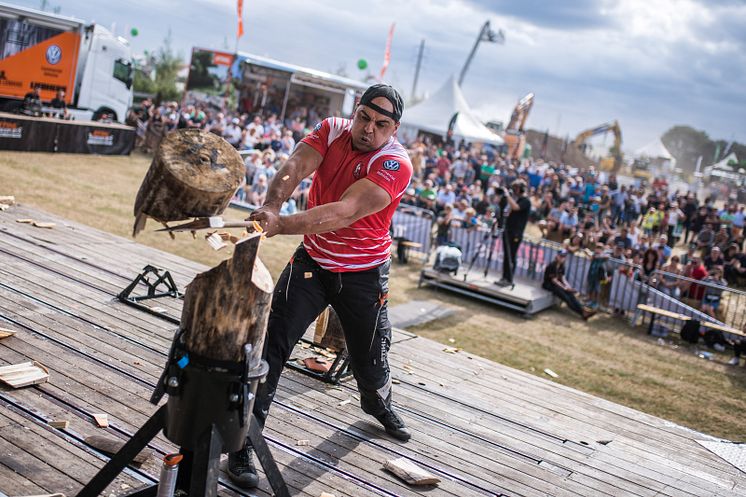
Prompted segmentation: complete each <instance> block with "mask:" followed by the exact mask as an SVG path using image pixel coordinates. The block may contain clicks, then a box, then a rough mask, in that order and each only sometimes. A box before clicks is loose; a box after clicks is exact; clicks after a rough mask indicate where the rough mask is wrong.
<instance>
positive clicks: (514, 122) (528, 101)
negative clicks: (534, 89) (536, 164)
mask: <svg viewBox="0 0 746 497" xmlns="http://www.w3.org/2000/svg"><path fill="white" fill-rule="evenodd" d="M533 105H534V94H533V93H529V94H528V95H526V96H525V97H523V98H522V99H520V100H519V101H518V103H517V104H516V106H515V108H514V109H513V113H512V114H511V115H510V122H509V123H508V125H507V126H506V127H505V132H504V133H503V140H505V145H506V146H507V147H508V158H509V159H520V158H521V157H522V156H523V151H524V150H525V148H526V136H525V132H524V127H525V126H526V119H528V113H529V112H531V107H533Z"/></svg>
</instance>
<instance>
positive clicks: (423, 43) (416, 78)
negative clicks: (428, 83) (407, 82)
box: [410, 38, 425, 102]
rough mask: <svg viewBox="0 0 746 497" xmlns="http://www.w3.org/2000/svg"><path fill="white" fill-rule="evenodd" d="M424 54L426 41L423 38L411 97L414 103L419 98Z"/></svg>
mask: <svg viewBox="0 0 746 497" xmlns="http://www.w3.org/2000/svg"><path fill="white" fill-rule="evenodd" d="M424 52H425V39H424V38H423V39H422V41H421V42H420V50H419V52H418V53H417V66H416V67H415V70H414V81H413V82H412V96H411V97H410V99H411V100H412V102H414V101H415V98H417V93H416V92H417V80H418V79H419V77H420V68H421V67H422V55H423V54H424Z"/></svg>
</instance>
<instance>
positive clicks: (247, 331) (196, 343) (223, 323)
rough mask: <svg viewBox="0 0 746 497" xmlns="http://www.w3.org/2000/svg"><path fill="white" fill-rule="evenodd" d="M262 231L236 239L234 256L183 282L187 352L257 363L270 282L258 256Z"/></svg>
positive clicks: (261, 342)
mask: <svg viewBox="0 0 746 497" xmlns="http://www.w3.org/2000/svg"><path fill="white" fill-rule="evenodd" d="M261 239H262V238H261V234H260V233H255V234H253V235H250V236H248V237H246V238H244V239H243V240H241V241H239V242H238V243H237V244H236V247H235V250H234V252H233V257H232V258H231V259H228V260H226V261H223V262H222V263H220V264H219V265H218V266H216V267H214V268H212V269H210V270H209V271H206V272H204V273H200V274H198V275H197V276H196V277H195V278H194V280H192V282H191V283H189V285H188V286H187V288H186V292H185V294H184V307H183V309H182V313H181V328H182V329H183V330H184V344H185V346H186V348H187V350H188V351H189V352H190V353H193V354H197V355H199V356H202V357H206V358H209V359H215V360H220V361H232V362H238V361H243V360H244V356H243V346H244V344H246V343H250V344H251V346H252V352H251V358H250V364H251V367H255V366H257V365H258V364H259V361H260V360H261V356H262V347H263V346H264V335H265V333H266V331H267V319H268V318H269V309H270V304H271V301H272V291H273V289H274V284H273V283H272V276H271V275H270V274H269V271H268V270H267V268H266V267H265V266H264V264H263V263H262V261H261V260H260V259H259V257H258V256H257V252H258V250H259V242H260V240H261Z"/></svg>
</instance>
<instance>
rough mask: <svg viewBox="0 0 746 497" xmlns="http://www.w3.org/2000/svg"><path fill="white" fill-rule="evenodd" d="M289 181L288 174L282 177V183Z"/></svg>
mask: <svg viewBox="0 0 746 497" xmlns="http://www.w3.org/2000/svg"><path fill="white" fill-rule="evenodd" d="M289 179H290V175H289V174H286V175H285V176H283V177H282V181H287V180H289Z"/></svg>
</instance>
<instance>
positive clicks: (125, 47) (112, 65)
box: [72, 25, 133, 121]
mask: <svg viewBox="0 0 746 497" xmlns="http://www.w3.org/2000/svg"><path fill="white" fill-rule="evenodd" d="M91 28H92V29H91ZM78 67H79V70H78V82H77V88H76V92H75V94H76V96H77V98H76V100H75V107H76V108H77V110H72V112H73V113H74V114H78V115H79V116H80V117H79V118H87V119H93V120H99V119H101V118H103V117H104V115H105V114H108V115H109V116H111V119H112V120H113V121H124V118H125V117H126V115H127V109H129V108H130V107H131V106H132V79H133V68H132V54H131V51H130V47H129V42H127V40H125V39H124V38H121V37H117V36H114V35H113V34H112V33H111V32H109V31H108V30H107V29H105V28H103V27H102V26H99V25H93V26H91V27H88V28H86V32H85V35H84V38H83V41H82V43H81V51H80V60H79V63H78Z"/></svg>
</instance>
